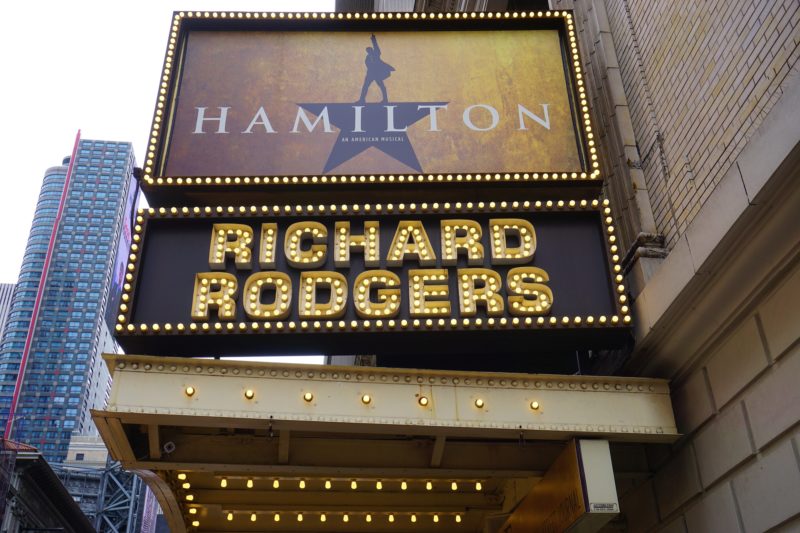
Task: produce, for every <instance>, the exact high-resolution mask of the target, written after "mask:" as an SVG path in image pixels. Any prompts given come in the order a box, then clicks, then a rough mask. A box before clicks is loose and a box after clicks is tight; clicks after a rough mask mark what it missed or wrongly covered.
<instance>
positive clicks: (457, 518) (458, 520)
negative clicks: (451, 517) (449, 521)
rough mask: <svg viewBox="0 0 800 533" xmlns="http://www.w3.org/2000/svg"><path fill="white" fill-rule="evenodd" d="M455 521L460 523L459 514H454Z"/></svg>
mask: <svg viewBox="0 0 800 533" xmlns="http://www.w3.org/2000/svg"><path fill="white" fill-rule="evenodd" d="M456 522H458V523H459V524H460V523H461V515H460V514H457V515H456Z"/></svg>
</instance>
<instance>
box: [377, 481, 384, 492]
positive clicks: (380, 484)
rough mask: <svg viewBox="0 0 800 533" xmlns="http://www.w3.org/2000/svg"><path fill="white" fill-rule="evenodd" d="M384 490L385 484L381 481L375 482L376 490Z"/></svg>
mask: <svg viewBox="0 0 800 533" xmlns="http://www.w3.org/2000/svg"><path fill="white" fill-rule="evenodd" d="M382 488H383V483H381V482H380V481H376V482H375V490H381V489H382Z"/></svg>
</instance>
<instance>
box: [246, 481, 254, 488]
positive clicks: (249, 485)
mask: <svg viewBox="0 0 800 533" xmlns="http://www.w3.org/2000/svg"><path fill="white" fill-rule="evenodd" d="M247 488H248V489H252V488H253V480H252V479H248V480H247Z"/></svg>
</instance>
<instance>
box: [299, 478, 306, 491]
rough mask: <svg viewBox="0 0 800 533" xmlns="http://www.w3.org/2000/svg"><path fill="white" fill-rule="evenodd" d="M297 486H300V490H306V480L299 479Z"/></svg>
mask: <svg viewBox="0 0 800 533" xmlns="http://www.w3.org/2000/svg"><path fill="white" fill-rule="evenodd" d="M298 485H299V486H300V488H301V489H304V488H306V480H305V479H301V480H300V483H298Z"/></svg>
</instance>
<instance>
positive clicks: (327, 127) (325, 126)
mask: <svg viewBox="0 0 800 533" xmlns="http://www.w3.org/2000/svg"><path fill="white" fill-rule="evenodd" d="M301 120H302V121H303V124H304V125H305V127H306V129H307V130H308V131H309V133H310V132H312V131H314V128H316V127H317V124H319V121H320V120H321V121H322V130H323V131H324V132H325V133H333V130H332V129H331V121H330V119H329V118H328V108H327V107H323V108H322V113H320V114H319V115H318V116H317V120H315V121H314V122H313V123H312V122H311V120H310V119H309V118H308V115H306V113H305V111H303V108H302V107H298V108H297V116H296V117H295V119H294V127H293V128H292V133H299V131H298V130H297V127H298V126H299V125H300V121H301Z"/></svg>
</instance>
